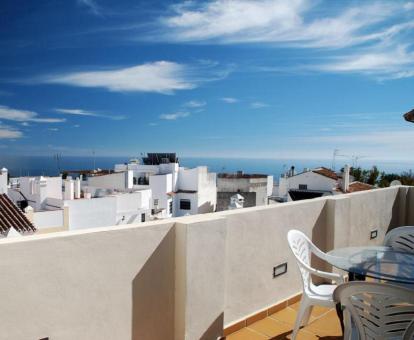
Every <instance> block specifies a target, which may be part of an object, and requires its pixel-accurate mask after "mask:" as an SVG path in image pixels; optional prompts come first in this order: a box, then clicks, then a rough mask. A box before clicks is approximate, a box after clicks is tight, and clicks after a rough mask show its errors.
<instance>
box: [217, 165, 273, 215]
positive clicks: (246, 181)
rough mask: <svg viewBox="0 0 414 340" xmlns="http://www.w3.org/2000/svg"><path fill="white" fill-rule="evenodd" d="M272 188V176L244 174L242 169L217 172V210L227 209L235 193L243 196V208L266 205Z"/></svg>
mask: <svg viewBox="0 0 414 340" xmlns="http://www.w3.org/2000/svg"><path fill="white" fill-rule="evenodd" d="M272 188H273V176H268V175H262V174H244V173H243V172H242V171H238V172H237V173H232V174H231V173H221V174H218V176H217V211H223V210H227V209H228V208H229V204H230V201H231V198H232V197H233V196H234V195H235V194H239V195H241V196H242V197H243V199H244V202H243V203H244V204H243V207H245V208H247V207H255V206H260V205H266V204H268V197H269V196H271V194H272Z"/></svg>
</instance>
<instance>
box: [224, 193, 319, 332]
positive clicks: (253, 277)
mask: <svg viewBox="0 0 414 340" xmlns="http://www.w3.org/2000/svg"><path fill="white" fill-rule="evenodd" d="M325 203H326V201H325V200H324V199H315V200H311V201H307V202H298V203H296V202H295V203H285V204H281V205H271V206H265V207H255V208H246V209H240V210H236V211H235V210H232V211H227V212H223V213H220V214H223V215H224V216H225V217H226V219H227V240H226V259H225V268H226V277H225V282H226V289H225V312H224V323H225V324H231V323H233V322H235V321H237V320H238V319H240V318H243V317H246V316H248V315H249V314H252V313H254V312H257V311H259V310H261V309H264V308H266V307H268V306H271V305H273V304H275V303H277V302H278V301H281V300H284V299H286V298H287V297H289V296H291V295H293V294H296V293H298V292H299V291H300V290H301V281H300V279H299V276H298V270H297V268H296V263H295V260H294V258H293V256H291V254H290V250H289V249H288V244H287V241H286V234H287V232H288V231H289V230H290V229H299V230H301V231H303V232H304V233H306V234H307V235H308V236H309V237H311V238H312V235H313V234H316V235H318V233H316V231H318V230H324V229H325V226H326V223H325V219H326V217H325V211H324V207H325ZM314 239H315V242H316V243H321V242H320V241H319V240H318V239H316V236H315V237H314ZM284 262H288V272H287V273H286V274H285V275H281V276H280V277H277V278H275V279H273V267H274V266H277V265H279V264H281V263H284Z"/></svg>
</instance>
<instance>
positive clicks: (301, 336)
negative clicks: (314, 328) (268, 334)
mask: <svg viewBox="0 0 414 340" xmlns="http://www.w3.org/2000/svg"><path fill="white" fill-rule="evenodd" d="M286 339H289V340H290V339H292V334H289V335H288V336H287V337H286ZM318 339H319V337H318V336H316V335H315V334H312V333H310V332H307V331H305V330H303V329H301V330H300V331H299V333H298V335H297V337H296V340H318Z"/></svg>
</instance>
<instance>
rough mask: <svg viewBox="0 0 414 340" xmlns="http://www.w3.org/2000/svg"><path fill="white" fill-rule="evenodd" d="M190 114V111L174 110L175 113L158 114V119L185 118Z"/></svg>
mask: <svg viewBox="0 0 414 340" xmlns="http://www.w3.org/2000/svg"><path fill="white" fill-rule="evenodd" d="M189 115H190V112H175V113H166V114H162V115H161V116H160V119H164V120H177V119H179V118H185V117H188V116H189Z"/></svg>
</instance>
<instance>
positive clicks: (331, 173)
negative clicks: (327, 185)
mask: <svg viewBox="0 0 414 340" xmlns="http://www.w3.org/2000/svg"><path fill="white" fill-rule="evenodd" d="M312 172H314V173H316V174H319V175H322V176H325V177H328V178H331V179H334V180H337V179H338V175H337V174H336V173H335V172H334V171H332V170H331V169H328V168H324V167H321V168H318V169H313V170H312Z"/></svg>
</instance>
